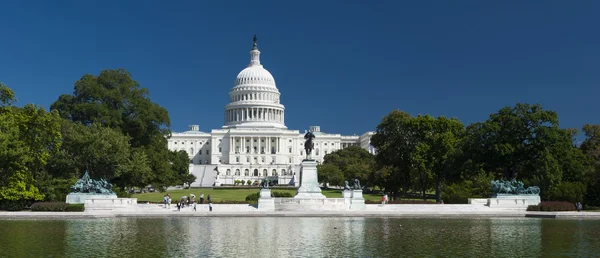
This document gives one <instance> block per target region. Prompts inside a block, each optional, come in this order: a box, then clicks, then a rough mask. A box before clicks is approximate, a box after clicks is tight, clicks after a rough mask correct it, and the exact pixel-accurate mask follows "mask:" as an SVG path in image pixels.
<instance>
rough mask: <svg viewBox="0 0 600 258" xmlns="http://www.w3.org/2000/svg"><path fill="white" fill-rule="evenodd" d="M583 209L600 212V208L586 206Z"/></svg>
mask: <svg viewBox="0 0 600 258" xmlns="http://www.w3.org/2000/svg"><path fill="white" fill-rule="evenodd" d="M583 209H584V210H588V211H596V210H600V207H598V206H591V205H587V204H584V205H583Z"/></svg>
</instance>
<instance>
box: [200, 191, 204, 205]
mask: <svg viewBox="0 0 600 258" xmlns="http://www.w3.org/2000/svg"><path fill="white" fill-rule="evenodd" d="M200 204H204V194H203V193H201V194H200Z"/></svg>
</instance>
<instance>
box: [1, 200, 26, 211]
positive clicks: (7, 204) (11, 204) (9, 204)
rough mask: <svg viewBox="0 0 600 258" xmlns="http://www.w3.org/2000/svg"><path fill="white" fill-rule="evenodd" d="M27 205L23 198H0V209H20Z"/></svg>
mask: <svg viewBox="0 0 600 258" xmlns="http://www.w3.org/2000/svg"><path fill="white" fill-rule="evenodd" d="M25 206H27V202H26V201H24V200H16V201H12V200H11V201H9V200H0V210H3V211H20V210H23V209H25Z"/></svg>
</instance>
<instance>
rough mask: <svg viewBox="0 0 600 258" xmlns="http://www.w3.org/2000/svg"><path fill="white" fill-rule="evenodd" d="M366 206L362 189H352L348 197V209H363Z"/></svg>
mask: <svg viewBox="0 0 600 258" xmlns="http://www.w3.org/2000/svg"><path fill="white" fill-rule="evenodd" d="M366 208H367V205H365V198H363V194H362V190H352V197H351V198H350V209H351V210H364V209H366Z"/></svg>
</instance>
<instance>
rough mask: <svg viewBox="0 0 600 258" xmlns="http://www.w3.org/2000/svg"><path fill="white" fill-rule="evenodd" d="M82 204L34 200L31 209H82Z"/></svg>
mask: <svg viewBox="0 0 600 258" xmlns="http://www.w3.org/2000/svg"><path fill="white" fill-rule="evenodd" d="M84 210H85V208H84V205H83V204H68V203H64V202H36V203H34V204H32V205H31V211H84Z"/></svg>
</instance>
